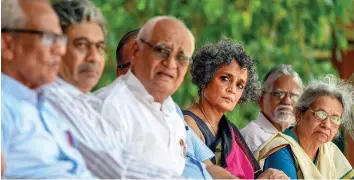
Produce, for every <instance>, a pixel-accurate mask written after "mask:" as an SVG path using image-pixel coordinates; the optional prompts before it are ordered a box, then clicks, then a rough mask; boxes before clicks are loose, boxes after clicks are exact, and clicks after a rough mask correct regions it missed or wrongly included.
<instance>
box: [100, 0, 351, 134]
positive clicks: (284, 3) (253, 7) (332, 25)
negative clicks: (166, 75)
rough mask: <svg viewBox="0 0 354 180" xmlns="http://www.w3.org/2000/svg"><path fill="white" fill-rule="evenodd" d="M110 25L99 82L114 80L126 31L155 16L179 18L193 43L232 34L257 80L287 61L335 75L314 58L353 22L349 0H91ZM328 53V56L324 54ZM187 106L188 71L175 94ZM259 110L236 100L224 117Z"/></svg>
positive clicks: (306, 74)
mask: <svg viewBox="0 0 354 180" xmlns="http://www.w3.org/2000/svg"><path fill="white" fill-rule="evenodd" d="M93 2H94V3H95V4H96V5H98V6H99V7H100V8H101V10H102V12H103V14H104V16H105V18H106V20H107V24H108V31H109V36H108V48H107V54H106V67H105V72H104V74H103V77H102V79H101V80H100V82H99V84H98V86H97V87H96V89H97V88H99V87H102V86H105V85H107V84H109V83H111V82H112V81H113V80H114V79H115V67H116V65H115V49H116V46H117V43H118V42H119V40H120V38H121V37H122V36H123V35H124V34H125V33H126V32H128V31H130V30H132V29H135V28H139V27H140V26H142V25H143V24H144V22H146V21H147V20H148V19H150V18H152V17H154V16H157V15H172V16H176V17H177V18H179V19H182V20H183V21H184V22H185V23H186V24H187V26H188V27H189V28H190V29H191V31H192V32H193V34H194V36H195V37H196V47H197V48H198V47H200V46H202V45H203V44H205V43H208V42H216V41H218V40H220V39H221V38H223V37H230V38H232V39H234V40H235V41H237V42H240V43H242V44H243V45H244V46H245V48H246V50H247V52H248V54H249V55H250V56H251V57H253V59H254V60H255V61H256V62H257V69H258V72H259V76H260V79H263V77H264V75H265V74H266V73H267V71H269V70H270V69H271V68H272V67H274V66H276V65H278V64H282V63H283V64H291V65H292V66H293V68H294V69H295V70H296V71H297V72H298V73H299V74H300V76H301V77H302V78H303V80H304V82H305V84H306V82H308V80H309V79H311V78H314V77H317V76H322V75H324V74H328V73H331V74H335V75H338V74H337V72H336V71H335V69H334V68H333V67H332V65H331V62H330V60H329V59H325V60H321V61H317V60H316V56H315V54H318V52H320V54H321V52H329V53H330V52H332V50H333V48H334V47H335V46H334V43H335V42H337V46H336V48H337V49H336V52H337V53H336V54H337V55H338V54H340V53H339V52H340V50H342V49H345V48H347V46H348V44H347V40H346V38H345V37H344V35H343V32H342V29H341V27H340V26H338V24H348V23H352V22H353V21H354V16H353V15H354V14H353V0H310V1H307V0H242V1H238V0H173V1H164V0H93ZM328 58H330V57H328ZM173 98H174V100H175V101H176V102H177V103H178V104H179V105H180V106H181V107H182V108H186V107H187V106H189V105H190V104H191V103H193V102H195V101H196V100H197V98H198V97H197V89H196V87H195V86H194V85H193V84H192V83H191V77H190V75H189V74H187V75H186V77H185V81H184V83H183V84H182V86H181V87H180V88H179V89H178V91H177V92H176V93H175V94H174V95H173ZM257 114H258V108H257V104H256V103H250V104H247V105H237V107H236V108H235V110H234V111H233V112H230V113H227V116H228V117H229V118H230V120H231V121H233V122H234V123H235V124H236V125H237V126H238V127H240V128H242V127H243V126H245V125H246V124H247V123H248V122H249V121H250V120H252V119H255V118H256V116H257Z"/></svg>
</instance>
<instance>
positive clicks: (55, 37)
mask: <svg viewBox="0 0 354 180" xmlns="http://www.w3.org/2000/svg"><path fill="white" fill-rule="evenodd" d="M1 32H7V33H27V34H36V35H40V36H41V42H42V43H43V44H45V45H48V46H52V45H53V44H55V43H56V42H57V41H58V42H59V43H60V45H62V46H66V43H67V42H68V38H67V36H66V35H64V34H55V33H51V32H45V31H38V30H29V29H13V28H2V29H1Z"/></svg>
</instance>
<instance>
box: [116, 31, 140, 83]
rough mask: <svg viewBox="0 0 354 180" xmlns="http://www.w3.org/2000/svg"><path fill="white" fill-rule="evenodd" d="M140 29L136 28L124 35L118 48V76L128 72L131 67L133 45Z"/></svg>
mask: <svg viewBox="0 0 354 180" xmlns="http://www.w3.org/2000/svg"><path fill="white" fill-rule="evenodd" d="M139 30H140V29H134V30H131V31H129V32H127V33H126V34H124V36H123V37H122V39H121V40H120V41H119V43H118V46H117V49H116V62H117V70H116V73H117V77H119V76H121V75H124V74H126V73H127V72H128V70H129V67H130V59H131V54H132V49H131V48H132V45H133V42H134V40H135V39H136V36H137V35H138V33H139Z"/></svg>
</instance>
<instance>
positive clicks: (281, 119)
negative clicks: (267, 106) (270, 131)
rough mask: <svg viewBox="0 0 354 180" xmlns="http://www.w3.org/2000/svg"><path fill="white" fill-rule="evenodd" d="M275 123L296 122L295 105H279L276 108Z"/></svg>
mask: <svg viewBox="0 0 354 180" xmlns="http://www.w3.org/2000/svg"><path fill="white" fill-rule="evenodd" d="M274 115H275V123H281V124H283V123H288V124H289V125H290V124H292V123H294V122H295V115H294V112H293V107H292V106H288V105H279V106H277V107H276V108H275V110H274Z"/></svg>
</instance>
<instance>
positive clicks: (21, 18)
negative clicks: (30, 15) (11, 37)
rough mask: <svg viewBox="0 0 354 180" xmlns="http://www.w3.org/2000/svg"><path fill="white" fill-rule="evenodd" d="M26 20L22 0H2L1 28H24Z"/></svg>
mask: <svg viewBox="0 0 354 180" xmlns="http://www.w3.org/2000/svg"><path fill="white" fill-rule="evenodd" d="M26 21H27V20H26V16H25V13H24V11H23V9H22V7H21V0H1V28H23V27H25V25H26Z"/></svg>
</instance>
